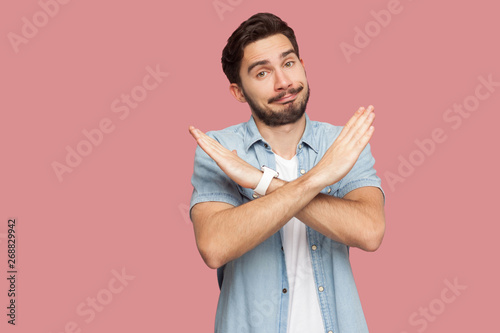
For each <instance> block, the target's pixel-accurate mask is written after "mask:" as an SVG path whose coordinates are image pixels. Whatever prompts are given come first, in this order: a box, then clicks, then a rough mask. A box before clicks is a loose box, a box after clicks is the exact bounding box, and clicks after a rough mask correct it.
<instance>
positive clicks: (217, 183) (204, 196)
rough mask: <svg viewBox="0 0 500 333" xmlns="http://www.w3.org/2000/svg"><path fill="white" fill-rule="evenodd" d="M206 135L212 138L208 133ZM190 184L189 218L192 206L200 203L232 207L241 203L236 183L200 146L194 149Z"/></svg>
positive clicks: (241, 199)
mask: <svg viewBox="0 0 500 333" xmlns="http://www.w3.org/2000/svg"><path fill="white" fill-rule="evenodd" d="M207 135H209V136H210V137H212V138H214V136H213V135H212V133H210V132H209V133H207ZM191 184H192V185H193V194H192V196H191V203H190V207H189V215H190V216H191V209H192V208H193V206H194V205H196V204H197V203H200V202H207V201H219V202H226V203H228V204H230V205H233V206H239V205H241V204H242V203H243V198H242V196H241V194H240V192H239V190H238V186H237V185H236V183H235V182H233V181H232V180H231V179H230V178H229V177H228V176H227V175H226V174H225V173H224V172H223V171H222V170H221V168H220V167H219V166H218V165H217V163H215V161H214V160H213V159H212V158H211V157H210V156H208V154H207V153H205V152H204V151H203V149H201V148H200V146H198V147H196V152H195V157H194V170H193V176H192V177H191Z"/></svg>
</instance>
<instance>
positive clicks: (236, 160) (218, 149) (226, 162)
mask: <svg viewBox="0 0 500 333" xmlns="http://www.w3.org/2000/svg"><path fill="white" fill-rule="evenodd" d="M189 133H191V135H192V136H193V138H195V139H196V142H197V143H198V145H199V146H200V147H201V149H203V150H204V151H205V153H207V154H208V155H209V156H210V157H211V158H212V159H213V160H214V161H215V163H217V165H218V166H219V167H220V168H221V169H222V171H224V173H225V174H226V175H228V177H229V178H231V179H232V180H233V181H234V182H235V183H237V184H238V185H240V186H243V187H245V188H251V189H254V188H256V187H257V185H258V184H259V181H260V178H261V177H262V171H260V170H259V169H257V168H255V167H254V166H252V165H250V164H248V163H247V162H245V161H244V160H242V159H241V158H240V157H238V154H237V153H236V150H234V151H233V152H231V151H229V149H227V148H225V147H224V146H222V145H221V144H220V143H218V142H217V141H216V140H214V139H212V138H211V137H209V136H208V135H206V134H205V133H203V132H202V131H200V130H199V129H197V128H194V127H193V126H189Z"/></svg>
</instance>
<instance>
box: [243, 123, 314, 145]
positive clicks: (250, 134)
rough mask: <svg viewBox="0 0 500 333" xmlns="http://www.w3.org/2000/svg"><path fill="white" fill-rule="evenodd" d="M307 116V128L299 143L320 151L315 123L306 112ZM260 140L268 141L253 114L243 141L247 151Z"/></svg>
mask: <svg viewBox="0 0 500 333" xmlns="http://www.w3.org/2000/svg"><path fill="white" fill-rule="evenodd" d="M305 118H306V129H305V130H304V134H303V135H302V138H301V139H300V142H299V144H301V143H305V144H306V145H308V146H309V147H311V149H312V150H314V151H315V152H316V153H318V142H317V140H316V137H315V135H314V129H313V123H312V122H311V120H310V119H309V116H308V115H307V113H306V114H305ZM259 141H262V142H264V143H267V142H266V140H264V138H263V137H262V136H261V135H260V132H259V129H258V128H257V125H256V124H255V119H254V118H253V116H251V117H250V119H249V120H248V122H247V123H246V132H245V138H244V141H243V143H244V145H245V152H248V150H249V149H250V147H251V146H253V144H255V143H256V142H259Z"/></svg>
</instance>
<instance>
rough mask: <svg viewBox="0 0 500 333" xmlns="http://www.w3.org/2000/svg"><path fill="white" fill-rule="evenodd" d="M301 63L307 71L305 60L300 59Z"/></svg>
mask: <svg viewBox="0 0 500 333" xmlns="http://www.w3.org/2000/svg"><path fill="white" fill-rule="evenodd" d="M300 63H301V64H302V67H304V69H306V66H305V65H304V59H302V58H300Z"/></svg>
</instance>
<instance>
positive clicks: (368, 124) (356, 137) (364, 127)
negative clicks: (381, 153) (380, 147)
mask: <svg viewBox="0 0 500 333" xmlns="http://www.w3.org/2000/svg"><path fill="white" fill-rule="evenodd" d="M374 120H375V113H373V112H372V113H370V114H369V115H368V116H367V117H366V119H365V121H364V122H363V123H362V124H360V126H359V127H358V129H357V131H356V132H355V133H354V134H353V136H352V138H351V140H350V142H352V143H357V142H358V141H360V140H362V139H363V138H364V136H365V134H366V133H367V132H368V131H372V130H373V126H372V124H373V121H374Z"/></svg>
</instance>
